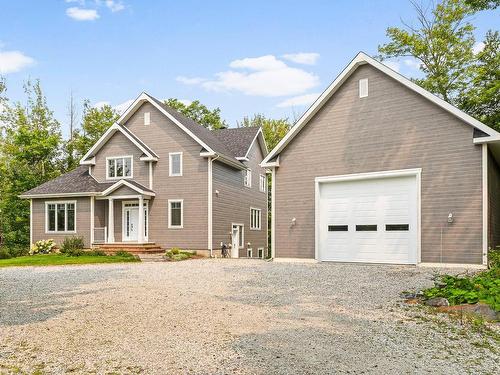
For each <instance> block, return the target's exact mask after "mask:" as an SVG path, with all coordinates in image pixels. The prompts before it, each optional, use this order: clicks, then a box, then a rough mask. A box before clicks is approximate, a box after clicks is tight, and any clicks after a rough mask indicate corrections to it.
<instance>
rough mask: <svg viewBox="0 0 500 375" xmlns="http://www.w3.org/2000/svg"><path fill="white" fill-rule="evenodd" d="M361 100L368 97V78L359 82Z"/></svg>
mask: <svg viewBox="0 0 500 375" xmlns="http://www.w3.org/2000/svg"><path fill="white" fill-rule="evenodd" d="M358 85H359V87H358V91H359V98H360V99H362V98H366V97H368V78H361V79H360V80H359V82H358Z"/></svg>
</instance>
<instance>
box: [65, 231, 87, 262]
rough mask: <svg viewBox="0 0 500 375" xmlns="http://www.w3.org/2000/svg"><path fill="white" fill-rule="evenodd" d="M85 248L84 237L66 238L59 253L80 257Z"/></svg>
mask: <svg viewBox="0 0 500 375" xmlns="http://www.w3.org/2000/svg"><path fill="white" fill-rule="evenodd" d="M84 247H85V244H84V241H83V237H77V236H73V237H66V238H65V239H64V241H63V242H62V244H61V248H60V249H59V251H60V252H61V253H63V254H67V255H69V256H76V257H77V256H80V255H82V254H83V253H84V251H83V248H84Z"/></svg>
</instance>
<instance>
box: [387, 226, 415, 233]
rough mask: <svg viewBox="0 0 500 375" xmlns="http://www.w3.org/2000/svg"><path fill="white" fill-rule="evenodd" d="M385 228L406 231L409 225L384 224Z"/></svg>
mask: <svg viewBox="0 0 500 375" xmlns="http://www.w3.org/2000/svg"><path fill="white" fill-rule="evenodd" d="M385 230H386V231H388V232H391V231H408V230H410V225H409V224H386V226H385Z"/></svg>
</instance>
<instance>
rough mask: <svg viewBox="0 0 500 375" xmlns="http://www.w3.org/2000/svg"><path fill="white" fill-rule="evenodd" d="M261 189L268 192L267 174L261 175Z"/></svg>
mask: <svg viewBox="0 0 500 375" xmlns="http://www.w3.org/2000/svg"><path fill="white" fill-rule="evenodd" d="M259 189H260V191H262V192H263V193H265V192H266V176H264V175H263V174H261V175H260V180H259Z"/></svg>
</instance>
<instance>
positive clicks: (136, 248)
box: [96, 243, 164, 255]
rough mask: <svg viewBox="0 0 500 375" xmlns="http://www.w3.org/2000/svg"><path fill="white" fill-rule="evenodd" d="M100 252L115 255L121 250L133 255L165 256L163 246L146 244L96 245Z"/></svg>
mask: <svg viewBox="0 0 500 375" xmlns="http://www.w3.org/2000/svg"><path fill="white" fill-rule="evenodd" d="M96 246H98V247H99V249H100V250H102V251H104V252H106V253H114V252H117V251H120V250H123V251H127V252H129V253H132V254H137V255H139V254H163V253H164V250H163V249H162V248H161V246H159V245H156V244H154V243H146V244H131V243H107V244H99V245H96Z"/></svg>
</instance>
